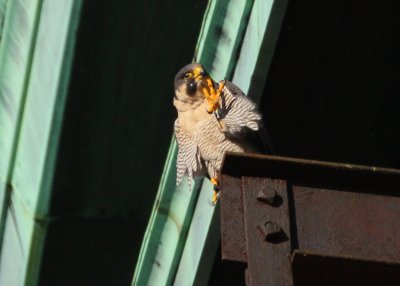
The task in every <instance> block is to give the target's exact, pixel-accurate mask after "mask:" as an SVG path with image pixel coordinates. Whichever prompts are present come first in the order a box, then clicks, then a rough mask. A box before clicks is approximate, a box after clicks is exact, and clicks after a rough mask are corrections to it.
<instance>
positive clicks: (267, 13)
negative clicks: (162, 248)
mask: <svg viewBox="0 0 400 286" xmlns="http://www.w3.org/2000/svg"><path fill="white" fill-rule="evenodd" d="M233 4H235V5H233ZM237 4H239V3H234V1H232V2H230V5H229V6H228V7H227V15H230V16H231V17H232V18H233V19H238V18H240V17H238V15H235V12H236V13H237V12H238V11H244V13H243V15H244V17H242V19H243V18H244V19H248V17H249V20H248V22H247V21H246V22H245V23H246V31H245V35H244V39H243V35H242V31H241V29H237V33H238V34H237V35H238V36H237V37H236V42H240V44H241V48H240V54H239V60H238V61H235V60H234V59H236V58H237V57H235V58H234V59H231V61H230V64H229V65H228V66H234V70H230V69H229V68H228V70H227V72H228V73H231V72H232V73H233V74H234V77H233V82H234V83H235V84H237V85H238V86H240V87H241V88H242V89H243V91H244V92H245V93H246V94H248V95H249V96H251V97H252V98H253V99H254V100H256V101H258V100H259V99H260V93H261V92H262V90H263V87H264V84H265V79H266V76H267V73H268V70H269V65H270V62H271V61H272V57H273V53H274V49H275V45H276V42H277V39H278V35H279V31H280V27H281V24H282V20H283V17H284V15H285V12H286V6H287V1H272V0H255V1H254V3H252V4H253V5H252V6H251V10H247V9H243V10H240V9H239V8H240V7H238V5H237ZM249 6H250V5H249ZM241 8H245V7H243V6H242V7H241ZM232 22H233V21H232V19H231V20H227V21H226V23H227V25H228V27H227V28H223V31H224V34H225V37H226V35H229V34H232V35H233V34H234V33H233V31H235V29H234V27H232ZM237 24H238V23H237ZM238 26H239V25H238ZM240 26H244V23H243V22H242V23H241V24H240ZM232 30H233V31H232ZM227 31H230V32H231V33H229V32H227ZM216 54H217V55H218V54H220V55H222V56H223V55H226V54H229V52H228V51H227V47H226V46H224V45H220V46H219V47H218V49H217V52H216ZM217 58H218V57H217ZM222 66H223V64H222ZM257 91H258V92H257ZM203 189H205V190H204V191H203V190H202V192H201V194H200V196H199V199H198V202H197V205H196V209H195V212H194V216H193V219H192V223H191V226H190V229H189V234H188V237H187V239H186V244H185V249H184V252H183V255H182V259H181V261H180V264H179V269H178V273H177V275H176V279H175V285H206V284H207V282H208V279H209V275H210V271H211V267H212V265H213V262H214V257H215V251H216V248H217V245H218V242H219V237H220V222H219V208H212V207H211V208H210V207H209V206H208V205H207V199H208V198H209V193H210V189H211V186H209V185H208V186H207V185H206V186H203ZM228 191H229V190H228Z"/></svg>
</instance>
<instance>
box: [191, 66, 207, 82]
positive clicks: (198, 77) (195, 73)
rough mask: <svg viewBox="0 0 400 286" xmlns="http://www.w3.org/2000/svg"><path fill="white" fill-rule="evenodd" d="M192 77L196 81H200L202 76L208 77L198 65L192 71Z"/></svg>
mask: <svg viewBox="0 0 400 286" xmlns="http://www.w3.org/2000/svg"><path fill="white" fill-rule="evenodd" d="M193 77H194V79H195V80H196V81H201V80H203V79H204V78H206V77H208V75H207V73H206V72H205V71H204V69H203V68H202V67H198V68H196V69H195V70H194V71H193Z"/></svg>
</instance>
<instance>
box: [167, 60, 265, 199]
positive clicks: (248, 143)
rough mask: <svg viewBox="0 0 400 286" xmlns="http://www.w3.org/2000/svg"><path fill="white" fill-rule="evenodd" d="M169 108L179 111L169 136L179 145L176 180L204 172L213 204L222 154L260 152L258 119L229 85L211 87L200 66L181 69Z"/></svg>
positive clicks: (254, 110) (247, 101)
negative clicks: (208, 178)
mask: <svg viewBox="0 0 400 286" xmlns="http://www.w3.org/2000/svg"><path fill="white" fill-rule="evenodd" d="M174 89H175V96H174V106H175V107H176V109H177V111H178V118H177V119H176V120H175V125H174V133H175V137H176V141H177V143H178V148H179V150H178V157H177V166H176V167H177V178H176V184H177V185H179V183H180V182H181V180H182V178H183V176H184V175H187V176H188V181H189V183H190V182H191V181H192V179H193V177H194V176H204V175H206V174H207V173H208V176H209V177H210V180H211V183H212V184H213V185H214V191H213V196H212V203H213V204H215V203H216V201H217V198H218V196H217V192H218V190H219V181H218V174H219V171H220V170H221V165H222V160H223V157H224V153H225V152H227V151H231V152H240V153H243V152H253V153H258V152H260V149H259V148H258V146H257V144H254V141H255V140H253V139H254V138H255V134H256V133H257V132H258V131H259V130H261V129H262V117H261V114H260V112H259V111H258V110H257V108H256V105H255V103H253V102H252V101H251V100H250V99H249V98H248V97H246V96H245V95H244V93H243V92H242V91H241V90H240V89H239V88H238V87H237V86H235V85H234V84H233V83H231V82H229V81H220V82H219V83H216V82H215V81H214V80H213V79H212V78H211V77H210V76H209V75H208V74H207V72H206V71H205V69H204V67H203V66H202V65H201V64H199V63H192V64H189V65H186V66H184V67H183V68H182V69H181V70H180V71H179V72H178V73H177V75H176V76H175V81H174Z"/></svg>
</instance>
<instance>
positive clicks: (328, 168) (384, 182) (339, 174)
mask: <svg viewBox="0 0 400 286" xmlns="http://www.w3.org/2000/svg"><path fill="white" fill-rule="evenodd" d="M221 173H222V174H224V175H229V176H233V177H247V176H250V177H268V178H274V179H285V180H288V181H290V182H291V183H292V184H295V185H299V186H301V185H307V186H309V187H322V186H323V187H325V188H330V187H332V188H334V189H336V190H344V189H345V190H347V191H350V190H351V191H355V192H357V191H362V192H363V193H376V194H380V195H388V196H400V170H397V169H389V168H381V167H371V166H362V165H352V164H342V163H333V162H324V161H316V160H305V159H297V158H288V157H280V156H270V155H259V154H239V153H227V154H226V155H225V159H224V163H223V168H222V171H221Z"/></svg>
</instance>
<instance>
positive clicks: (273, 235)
mask: <svg viewBox="0 0 400 286" xmlns="http://www.w3.org/2000/svg"><path fill="white" fill-rule="evenodd" d="M264 227H265V240H266V241H269V242H273V241H275V240H276V239H277V238H279V237H280V236H281V234H282V229H281V228H280V227H279V225H278V224H277V223H276V222H273V221H267V222H266V223H265V225H264Z"/></svg>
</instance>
